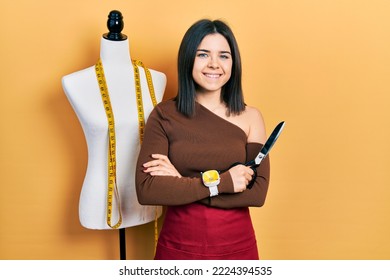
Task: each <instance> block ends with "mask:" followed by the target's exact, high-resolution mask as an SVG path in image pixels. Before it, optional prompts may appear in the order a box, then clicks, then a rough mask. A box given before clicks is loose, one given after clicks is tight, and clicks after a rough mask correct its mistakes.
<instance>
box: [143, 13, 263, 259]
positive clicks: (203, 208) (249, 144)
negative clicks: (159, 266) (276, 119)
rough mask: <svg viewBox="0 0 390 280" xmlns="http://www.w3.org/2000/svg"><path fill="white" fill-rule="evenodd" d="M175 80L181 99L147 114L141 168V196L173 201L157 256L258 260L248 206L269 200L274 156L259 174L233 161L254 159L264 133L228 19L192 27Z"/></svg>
mask: <svg viewBox="0 0 390 280" xmlns="http://www.w3.org/2000/svg"><path fill="white" fill-rule="evenodd" d="M178 78H179V84H178V94H177V96H176V98H174V99H171V100H167V101H163V102H161V103H159V104H158V105H157V106H156V107H155V109H154V110H153V111H152V113H151V114H150V116H149V118H148V122H147V124H146V127H145V135H144V141H143V144H142V147H141V151H140V154H139V158H138V164H137V171H136V189H137V195H138V200H139V202H140V203H141V204H146V205H165V206H168V207H167V212H166V215H165V220H164V224H163V226H162V229H161V233H160V236H159V241H158V245H157V249H156V255H155V259H171V260H172V259H198V260H199V259H258V258H259V255H258V251H257V244H256V238H255V233H254V230H253V226H252V222H251V218H250V213H249V208H248V207H249V206H257V207H260V206H262V205H263V204H264V201H265V198H266V194H267V190H268V182H269V159H268V157H267V158H266V159H265V160H264V161H263V162H262V164H261V165H260V166H259V167H258V168H257V170H256V171H257V172H254V171H253V170H252V169H251V168H249V167H246V166H244V165H242V164H239V165H235V166H233V167H231V166H232V164H233V163H235V162H246V161H249V160H252V159H254V158H255V156H256V155H257V153H258V152H259V151H260V149H261V147H262V143H264V142H265V140H266V132H265V127H264V121H263V118H262V116H261V113H260V112H259V111H258V110H257V109H255V108H253V107H250V106H246V104H245V103H244V98H243V94H242V88H241V59H240V54H239V50H238V46H237V43H236V40H235V37H234V35H233V33H232V31H231V29H230V28H229V27H228V26H227V25H226V24H225V23H224V22H222V21H219V20H215V21H211V20H200V21H198V22H196V23H194V24H193V25H192V26H191V27H190V28H189V29H188V31H187V32H186V34H185V35H184V38H183V40H182V43H181V45H180V49H179V54H178ZM208 170H218V171H220V174H219V177H220V178H219V179H218V178H214V179H215V181H217V182H216V183H218V182H219V184H218V186H216V187H215V186H214V187H210V188H209V187H206V186H205V185H208V182H207V178H202V177H205V174H209V172H208V173H205V172H206V171H208ZM202 174H203V176H202ZM214 175H215V174H214ZM252 177H253V178H252ZM217 179H218V180H217ZM252 179H253V182H251V181H252ZM249 183H253V187H251V188H250V189H247V186H248V184H249Z"/></svg>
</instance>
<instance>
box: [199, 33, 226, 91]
mask: <svg viewBox="0 0 390 280" xmlns="http://www.w3.org/2000/svg"><path fill="white" fill-rule="evenodd" d="M232 65H233V59H232V54H231V50H230V47H229V44H228V42H227V40H226V39H225V37H223V36H222V35H221V34H219V33H215V34H209V35H207V36H206V37H204V38H203V40H202V42H201V43H200V45H199V46H198V49H197V51H196V56H195V61H194V67H193V69H192V77H193V79H194V81H195V83H196V84H197V85H198V86H197V89H196V90H197V93H213V92H218V93H219V94H220V93H221V89H222V87H223V85H225V84H226V82H227V81H229V79H230V77H231V73H232Z"/></svg>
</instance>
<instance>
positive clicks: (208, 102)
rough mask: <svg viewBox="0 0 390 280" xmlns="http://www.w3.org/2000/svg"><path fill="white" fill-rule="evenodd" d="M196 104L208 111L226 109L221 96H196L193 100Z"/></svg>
mask: <svg viewBox="0 0 390 280" xmlns="http://www.w3.org/2000/svg"><path fill="white" fill-rule="evenodd" d="M195 100H196V102H198V103H199V104H201V105H202V106H204V107H206V108H207V109H209V110H210V111H214V110H216V109H219V108H224V109H225V108H226V105H225V103H224V102H223V101H221V94H220V93H218V94H199V93H198V94H197V95H196V98H195Z"/></svg>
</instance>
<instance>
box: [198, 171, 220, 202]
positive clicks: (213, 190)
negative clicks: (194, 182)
mask: <svg viewBox="0 0 390 280" xmlns="http://www.w3.org/2000/svg"><path fill="white" fill-rule="evenodd" d="M202 181H203V184H204V185H205V186H206V187H208V188H209V190H210V196H216V195H218V184H219V182H220V181H221V179H220V177H219V172H218V171H217V170H208V171H205V172H202Z"/></svg>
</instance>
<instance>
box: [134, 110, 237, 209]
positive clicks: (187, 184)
mask: <svg viewBox="0 0 390 280" xmlns="http://www.w3.org/2000/svg"><path fill="white" fill-rule="evenodd" d="M167 123H169V121H168V120H166V119H164V112H163V111H162V110H161V109H160V108H159V107H156V108H155V109H154V110H153V111H152V112H151V114H150V116H149V118H148V121H147V123H146V126H145V134H144V139H143V142H142V145H141V150H140V153H139V156H138V160H137V166H136V173H135V185H136V193H137V198H138V201H139V203H140V204H142V205H164V206H170V205H183V204H188V203H192V202H196V201H199V200H202V199H207V198H208V197H209V196H210V191H209V189H208V188H206V187H205V186H204V185H203V183H202V180H201V177H200V174H199V176H198V177H193V178H190V177H181V178H179V177H173V176H152V175H150V174H147V173H145V172H143V164H144V163H145V162H148V161H150V160H151V159H152V158H151V155H152V154H162V155H168V152H169V137H168V135H167V133H166V129H165V126H166V125H169V124H167ZM220 192H223V193H230V192H231V193H233V192H234V187H233V181H232V180H231V177H230V174H229V173H225V174H221V184H220Z"/></svg>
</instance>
